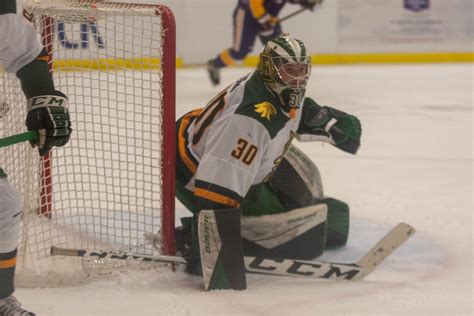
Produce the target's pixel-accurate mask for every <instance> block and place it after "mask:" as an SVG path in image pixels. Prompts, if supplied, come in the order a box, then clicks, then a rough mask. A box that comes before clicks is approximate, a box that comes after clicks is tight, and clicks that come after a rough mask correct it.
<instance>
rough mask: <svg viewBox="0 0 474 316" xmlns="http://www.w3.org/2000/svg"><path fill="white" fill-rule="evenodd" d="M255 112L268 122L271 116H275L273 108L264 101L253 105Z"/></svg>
mask: <svg viewBox="0 0 474 316" xmlns="http://www.w3.org/2000/svg"><path fill="white" fill-rule="evenodd" d="M255 112H257V113H259V114H260V117H263V118H266V119H267V120H269V121H270V120H271V118H272V116H273V115H275V114H276V110H275V107H273V105H272V104H271V103H269V102H266V101H265V102H262V103H259V104H255Z"/></svg>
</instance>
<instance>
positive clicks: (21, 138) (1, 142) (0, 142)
mask: <svg viewBox="0 0 474 316" xmlns="http://www.w3.org/2000/svg"><path fill="white" fill-rule="evenodd" d="M37 138H38V131H28V132H24V133H20V134H16V135H12V136H8V137H5V138H0V148H2V147H7V146H10V145H13V144H18V143H21V142H26V141H29V140H35V139H37Z"/></svg>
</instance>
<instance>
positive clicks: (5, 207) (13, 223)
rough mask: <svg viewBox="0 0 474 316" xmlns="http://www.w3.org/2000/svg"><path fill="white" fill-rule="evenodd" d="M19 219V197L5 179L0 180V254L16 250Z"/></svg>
mask: <svg viewBox="0 0 474 316" xmlns="http://www.w3.org/2000/svg"><path fill="white" fill-rule="evenodd" d="M20 217H21V199H20V195H19V194H18V192H17V191H16V190H15V188H13V186H12V185H11V184H10V183H9V182H8V181H7V179H6V178H0V253H6V252H11V251H13V250H15V249H16V247H17V245H18V234H19V229H20Z"/></svg>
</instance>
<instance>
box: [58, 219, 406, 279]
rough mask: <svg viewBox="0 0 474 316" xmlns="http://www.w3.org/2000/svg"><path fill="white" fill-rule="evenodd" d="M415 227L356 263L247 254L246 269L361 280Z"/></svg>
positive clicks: (68, 252)
mask: <svg viewBox="0 0 474 316" xmlns="http://www.w3.org/2000/svg"><path fill="white" fill-rule="evenodd" d="M414 233H415V229H414V228H413V227H412V226H410V225H408V224H405V223H400V224H398V225H396V226H395V227H394V228H393V229H392V230H391V231H390V232H389V233H387V234H386V235H385V236H384V237H383V238H382V239H380V240H379V241H378V242H377V243H376V244H375V245H374V246H373V247H372V248H371V249H370V250H369V252H367V254H365V255H364V256H363V257H362V258H361V259H360V260H359V261H357V262H355V263H335V262H322V261H306V260H294V259H283V258H263V257H245V258H244V261H245V268H246V271H247V272H248V273H256V274H269V275H277V276H291V277H305V278H320V279H331V280H352V281H355V280H362V279H364V278H365V277H366V276H368V275H369V274H370V273H371V272H372V271H373V270H375V268H377V267H378V266H379V265H380V263H382V261H384V260H385V258H387V257H388V256H389V255H390V254H392V252H393V251H395V250H396V249H397V248H398V247H400V246H401V245H402V244H403V243H404V242H405V241H407V240H408V239H409V238H410V237H411V236H413V234H414ZM51 255H52V256H57V255H60V256H76V257H96V258H99V259H107V258H108V259H119V260H137V261H144V262H164V263H177V264H186V263H187V262H186V259H184V258H182V257H179V256H145V255H136V254H127V253H116V252H108V251H100V250H82V249H69V248H60V247H54V246H53V247H51Z"/></svg>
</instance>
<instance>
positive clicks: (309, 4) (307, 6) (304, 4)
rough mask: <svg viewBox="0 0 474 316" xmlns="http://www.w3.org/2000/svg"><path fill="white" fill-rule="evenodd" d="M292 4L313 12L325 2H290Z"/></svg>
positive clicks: (303, 0)
mask: <svg viewBox="0 0 474 316" xmlns="http://www.w3.org/2000/svg"><path fill="white" fill-rule="evenodd" d="M290 2H291V3H294V4H299V5H301V6H302V7H303V8H305V9H307V10H310V11H313V10H314V7H315V6H316V5H318V4H321V3H322V2H323V0H290Z"/></svg>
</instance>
